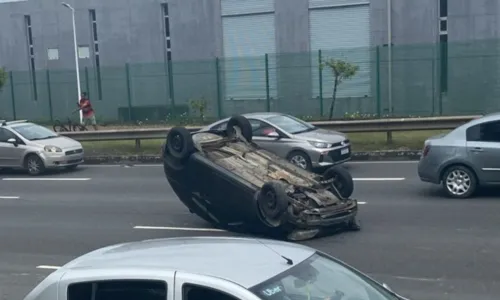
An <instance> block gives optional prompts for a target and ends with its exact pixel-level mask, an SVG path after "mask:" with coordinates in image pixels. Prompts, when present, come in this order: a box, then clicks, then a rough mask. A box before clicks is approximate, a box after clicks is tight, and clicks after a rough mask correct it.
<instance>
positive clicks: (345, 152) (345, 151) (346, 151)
mask: <svg viewBox="0 0 500 300" xmlns="http://www.w3.org/2000/svg"><path fill="white" fill-rule="evenodd" d="M347 153H349V148H344V149H340V155H345V154H347Z"/></svg>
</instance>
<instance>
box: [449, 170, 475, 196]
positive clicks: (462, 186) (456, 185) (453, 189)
mask: <svg viewBox="0 0 500 300" xmlns="http://www.w3.org/2000/svg"><path fill="white" fill-rule="evenodd" d="M470 186H471V178H470V176H469V174H467V172H465V171H462V170H454V171H452V172H450V174H448V176H447V177H446V188H447V189H448V191H449V192H450V193H451V194H453V195H456V196H462V195H464V194H465V193H467V192H468V191H469V190H470Z"/></svg>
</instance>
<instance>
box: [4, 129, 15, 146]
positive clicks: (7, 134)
mask: <svg viewBox="0 0 500 300" xmlns="http://www.w3.org/2000/svg"><path fill="white" fill-rule="evenodd" d="M12 138H14V139H15V138H16V135H15V134H13V133H12V132H10V131H9V130H7V129H5V128H0V143H7V141H8V140H9V139H12Z"/></svg>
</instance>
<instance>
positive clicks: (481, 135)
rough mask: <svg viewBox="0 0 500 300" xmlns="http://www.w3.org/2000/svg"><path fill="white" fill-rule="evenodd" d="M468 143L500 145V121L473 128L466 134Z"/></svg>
mask: <svg viewBox="0 0 500 300" xmlns="http://www.w3.org/2000/svg"><path fill="white" fill-rule="evenodd" d="M466 136H467V141H474V142H490V143H500V121H495V122H487V123H482V124H478V125H475V126H472V127H470V128H468V129H467V132H466Z"/></svg>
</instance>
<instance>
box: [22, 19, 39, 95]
mask: <svg viewBox="0 0 500 300" xmlns="http://www.w3.org/2000/svg"><path fill="white" fill-rule="evenodd" d="M24 26H25V33H26V44H27V46H28V60H29V70H30V75H31V76H30V77H31V84H32V88H33V98H34V99H35V101H36V100H38V91H37V88H36V66H35V49H34V45H33V31H32V29H31V17H30V16H29V15H25V16H24Z"/></svg>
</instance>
